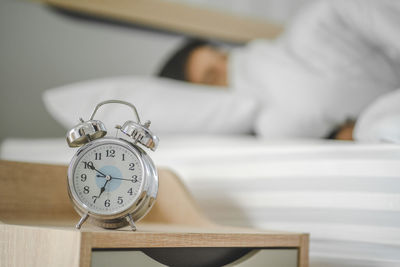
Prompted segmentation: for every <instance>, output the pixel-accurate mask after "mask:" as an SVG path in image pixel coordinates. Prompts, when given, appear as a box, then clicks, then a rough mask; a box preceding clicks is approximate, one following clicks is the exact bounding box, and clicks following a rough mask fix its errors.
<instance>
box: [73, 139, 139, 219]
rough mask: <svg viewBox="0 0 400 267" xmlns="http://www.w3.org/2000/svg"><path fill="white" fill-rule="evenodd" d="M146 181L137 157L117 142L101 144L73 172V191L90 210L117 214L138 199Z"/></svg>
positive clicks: (85, 156)
mask: <svg viewBox="0 0 400 267" xmlns="http://www.w3.org/2000/svg"><path fill="white" fill-rule="evenodd" d="M142 181H143V167H142V163H141V161H140V160H139V158H138V157H137V156H136V154H135V153H134V152H133V151H132V150H131V149H128V148H127V147H125V146H122V145H120V144H117V143H112V142H110V143H105V144H100V145H97V146H95V147H93V148H91V149H89V150H88V151H86V153H84V154H83V155H81V156H80V157H79V159H78V160H77V162H76V165H75V169H74V172H73V188H72V190H74V191H75V193H76V196H77V197H78V198H79V200H80V202H82V203H83V204H84V205H85V206H86V207H87V209H88V210H89V211H91V212H94V213H97V214H104V215H108V214H117V213H120V212H122V211H124V210H126V209H128V208H129V207H130V206H131V205H132V204H133V203H134V202H135V200H136V199H137V196H138V195H139V192H140V190H141V185H142Z"/></svg>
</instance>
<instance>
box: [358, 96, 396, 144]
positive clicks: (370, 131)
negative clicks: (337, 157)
mask: <svg viewBox="0 0 400 267" xmlns="http://www.w3.org/2000/svg"><path fill="white" fill-rule="evenodd" d="M353 135H354V139H355V140H357V141H363V142H392V143H400V89H397V90H395V91H393V92H390V93H387V94H385V95H383V96H381V97H379V98H378V99H377V100H376V101H374V102H373V103H372V104H371V105H369V106H368V108H367V109H366V110H365V111H363V112H362V113H361V116H360V117H359V119H358V120H357V123H356V126H355V129H354V134H353Z"/></svg>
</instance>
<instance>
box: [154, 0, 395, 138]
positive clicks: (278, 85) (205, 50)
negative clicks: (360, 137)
mask: <svg viewBox="0 0 400 267" xmlns="http://www.w3.org/2000/svg"><path fill="white" fill-rule="evenodd" d="M159 76H162V77H168V78H172V79H177V80H183V81H187V82H192V83H198V84H206V85H213V86H219V88H221V89H222V90H223V89H226V90H231V91H233V92H234V93H237V94H243V95H247V96H249V95H251V96H253V97H254V98H255V99H257V101H258V102H259V103H260V106H261V109H260V110H259V112H258V115H257V118H256V120H255V125H254V130H255V132H256V134H258V135H261V136H264V137H268V138H288V137H306V138H314V137H315V138H323V137H328V136H330V137H333V138H338V139H351V137H352V128H353V126H354V121H353V119H356V118H357V117H358V116H359V115H360V113H361V112H362V111H363V109H365V108H366V107H367V106H368V105H369V104H370V103H371V102H372V101H373V100H374V99H376V98H377V97H378V96H380V95H382V94H385V93H387V92H390V91H392V90H394V89H397V88H400V2H399V1H393V0H379V1H378V0H351V1H350V0H335V1H317V2H314V3H313V4H312V5H310V6H308V7H307V8H305V9H303V10H302V11H301V12H300V13H299V14H298V15H297V16H296V17H295V18H294V19H293V21H292V22H291V23H290V24H289V26H288V27H287V30H286V32H285V33H284V34H282V35H281V36H280V38H278V39H277V40H273V41H268V40H255V41H252V42H250V43H249V44H247V45H246V46H244V47H238V48H234V49H232V50H231V51H229V52H228V53H227V52H225V51H223V50H221V49H219V48H218V47H216V46H213V45H210V44H209V43H207V42H205V41H201V40H192V41H190V42H188V43H187V44H186V45H184V46H183V47H182V48H181V49H179V50H178V51H177V52H176V53H175V54H174V55H173V56H172V58H171V59H170V60H169V61H168V62H167V63H166V64H165V65H164V67H163V68H162V69H161V71H160V73H159Z"/></svg>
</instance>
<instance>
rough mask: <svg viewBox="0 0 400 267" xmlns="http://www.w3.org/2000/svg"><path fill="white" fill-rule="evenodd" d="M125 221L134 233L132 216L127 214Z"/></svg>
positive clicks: (134, 227) (134, 226)
mask: <svg viewBox="0 0 400 267" xmlns="http://www.w3.org/2000/svg"><path fill="white" fill-rule="evenodd" d="M126 220H127V221H128V222H129V224H130V225H131V228H132V231H136V225H135V222H134V221H133V218H132V215H131V214H129V215H128V216H126Z"/></svg>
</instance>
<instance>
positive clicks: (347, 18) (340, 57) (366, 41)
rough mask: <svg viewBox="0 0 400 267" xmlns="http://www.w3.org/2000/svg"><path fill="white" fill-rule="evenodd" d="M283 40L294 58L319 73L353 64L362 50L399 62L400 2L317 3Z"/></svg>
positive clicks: (346, 0)
mask: <svg viewBox="0 0 400 267" xmlns="http://www.w3.org/2000/svg"><path fill="white" fill-rule="evenodd" d="M281 41H282V42H281V43H282V45H283V46H285V47H286V49H287V51H288V52H289V53H291V54H292V55H293V56H294V57H296V58H297V59H298V60H300V61H302V62H304V63H305V64H308V66H309V67H313V68H317V69H319V70H321V69H322V70H323V69H324V67H325V68H327V69H329V68H330V65H331V66H338V65H343V62H347V61H349V60H352V61H353V60H354V59H356V58H355V57H356V56H357V55H359V54H361V53H360V50H361V51H363V50H365V51H368V49H371V48H374V49H375V48H376V49H379V50H380V51H381V52H382V53H384V54H386V55H387V56H388V57H389V58H391V59H394V60H396V61H397V62H398V61H400V1H397V0H332V1H328V0H323V1H318V2H315V3H314V4H312V5H310V6H309V7H308V8H305V9H303V10H302V11H301V12H300V13H299V14H298V15H297V16H296V18H295V19H293V21H292V23H291V24H290V25H289V26H288V29H287V31H286V33H285V34H284V35H283V37H282V39H281ZM361 61H362V59H361ZM323 64H325V65H327V64H328V66H324V65H323Z"/></svg>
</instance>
